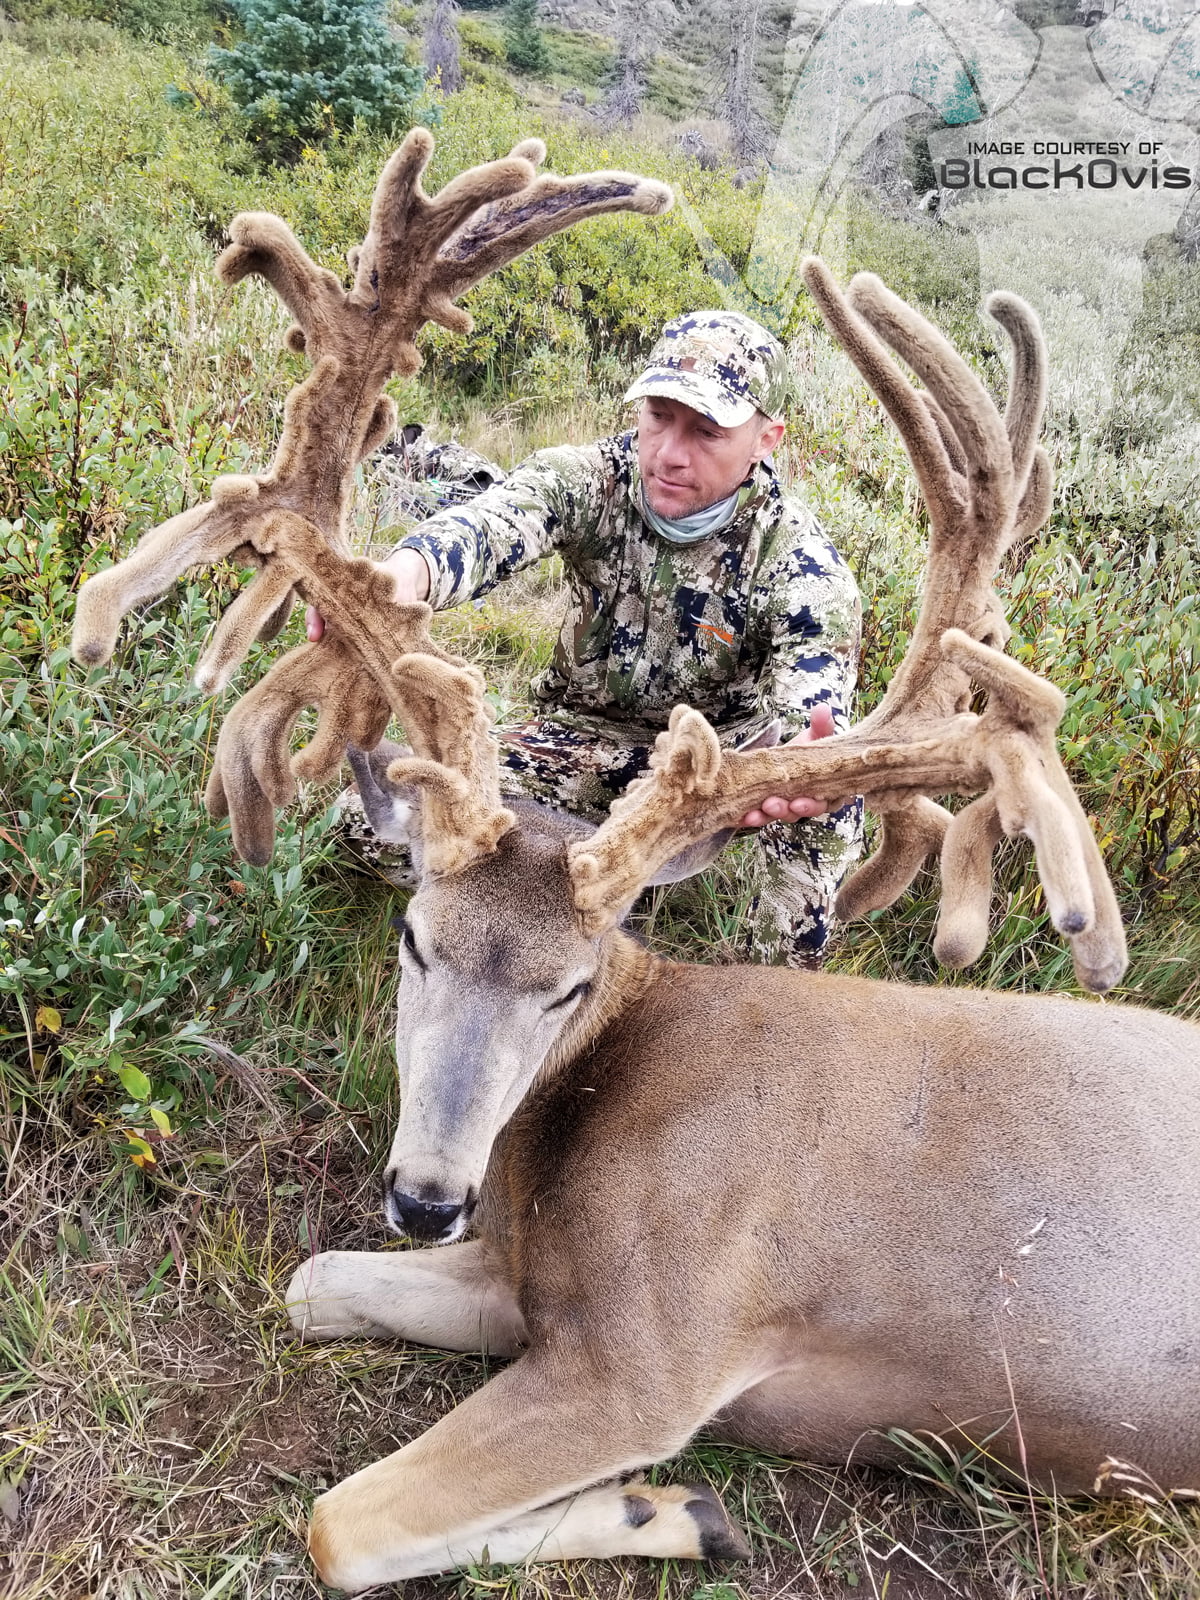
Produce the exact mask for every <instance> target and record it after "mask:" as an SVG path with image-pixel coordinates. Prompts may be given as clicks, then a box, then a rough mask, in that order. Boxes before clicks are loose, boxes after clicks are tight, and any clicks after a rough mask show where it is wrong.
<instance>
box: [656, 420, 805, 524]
mask: <svg viewBox="0 0 1200 1600" xmlns="http://www.w3.org/2000/svg"><path fill="white" fill-rule="evenodd" d="M782 436H783V423H782V422H768V421H767V420H766V419H765V418H764V417H763V416H761V415H760V414H756V415H754V416H753V417H751V418H750V420H749V422H743V423H741V424H740V426H738V427H736V428H722V427H721V426H720V425H719V424H718V423H716V422H713V421H711V420H710V419H709V418H708V417H706V416H704V415H702V413H701V412H699V411H693V410H692V408H691V406H685V405H684V404H683V402H682V401H680V400H669V399H666V398H663V397H660V396H658V395H651V396H649V398H647V399H645V400H643V401H642V406H641V411H640V413H639V415H638V436H637V438H638V470H639V472H640V473H641V475H642V489H643V492H644V493H645V496H646V500H647V502H648V503H649V506H650V509H651V510H652V511H656V512H657V513H658V515H659V516H660V517H669V518H671V519H672V520H676V519H678V518H679V517H690V516H691V514H692V512H693V511H702V510H703V509H704V508H705V506H711V505H715V504H716V502H717V501H718V500H724V499H727V498H728V496H729V495H731V494H732V493H733V492H734V490H735V489H736V488H737V486H738V485H739V484H740V483H742V482H743V481H744V480H745V478H746V476H747V474H748V473H749V471H750V469H751V467H752V466H753V465H754V464H755V462H757V461H761V460H762V458H763V457H764V456H765V455H769V454H770V452H771V451H772V450H773V449H774V448H775V446H776V445H777V444H778V443H779V440H780V439H781V438H782Z"/></svg>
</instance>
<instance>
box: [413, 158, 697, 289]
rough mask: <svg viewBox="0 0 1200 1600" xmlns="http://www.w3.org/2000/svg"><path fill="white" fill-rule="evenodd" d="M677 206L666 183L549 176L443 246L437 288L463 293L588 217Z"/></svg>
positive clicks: (652, 212) (610, 176)
mask: <svg viewBox="0 0 1200 1600" xmlns="http://www.w3.org/2000/svg"><path fill="white" fill-rule="evenodd" d="M673 203H674V196H673V195H672V193H671V191H670V189H669V188H668V187H667V186H666V184H664V183H656V182H654V181H653V180H651V179H649V178H639V177H637V176H636V174H634V173H631V172H589V173H584V174H581V175H580V176H578V177H573V178H560V177H556V176H554V175H553V174H552V173H545V174H543V175H542V176H541V177H539V178H538V179H537V180H536V181H535V182H534V183H532V184H531V185H530V186H529V188H528V189H526V190H523V191H522V192H521V193H520V194H517V195H513V196H510V197H509V198H508V199H507V200H501V201H497V202H496V204H494V205H491V206H489V207H488V208H487V210H486V211H485V212H484V213H483V215H482V216H480V217H478V218H476V219H474V220H473V221H471V222H468V223H467V224H466V225H465V226H464V227H463V228H462V229H460V230H459V232H458V233H456V234H455V235H454V236H453V237H452V238H450V239H449V240H448V241H447V242H446V244H445V245H443V247H442V249H441V251H440V252H439V254H438V259H437V263H436V266H435V270H434V276H433V280H432V284H433V288H434V290H435V291H437V292H440V293H442V294H445V295H448V296H451V297H453V296H456V295H460V294H462V293H463V291H464V290H465V289H468V288H469V287H470V286H471V284H473V283H478V282H479V280H480V278H485V277H487V275H488V274H489V273H491V272H495V271H496V270H497V269H498V268H500V267H502V266H505V265H506V264H507V263H508V262H509V261H512V260H513V259H514V258H515V257H516V256H519V255H521V254H522V252H524V251H525V250H528V249H529V248H530V247H531V246H532V245H535V244H537V243H538V242H539V241H540V240H542V239H547V238H549V237H550V236H551V234H555V233H560V232H561V231H562V230H563V229H564V228H569V227H572V226H573V225H574V224H575V223H576V222H582V221H583V220H584V218H585V217H595V216H600V215H602V214H603V213H604V212H608V211H637V212H641V213H642V214H643V215H646V216H656V215H659V214H661V213H662V212H664V211H668V210H669V209H670V207H671V206H672V204H673Z"/></svg>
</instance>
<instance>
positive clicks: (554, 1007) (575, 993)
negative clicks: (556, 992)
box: [546, 978, 592, 1011]
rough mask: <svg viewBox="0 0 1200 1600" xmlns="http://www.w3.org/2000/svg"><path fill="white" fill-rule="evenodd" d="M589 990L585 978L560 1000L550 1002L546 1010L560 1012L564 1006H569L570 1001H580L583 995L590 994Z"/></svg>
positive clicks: (589, 985)
mask: <svg viewBox="0 0 1200 1600" xmlns="http://www.w3.org/2000/svg"><path fill="white" fill-rule="evenodd" d="M591 988H592V986H591V984H590V983H589V982H588V981H587V979H586V978H585V979H584V981H583V982H582V983H577V984H576V985H575V987H574V988H573V989H572V990H571V991H570V993H569V994H564V995H563V997H562V999H561V1000H551V1002H550V1004H549V1005H548V1006H547V1007H546V1010H547V1011H561V1010H562V1009H563V1007H564V1006H569V1005H570V1004H571V1002H572V1000H582V999H583V997H584V995H585V994H589V993H590V992H591Z"/></svg>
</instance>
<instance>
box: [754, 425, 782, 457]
mask: <svg viewBox="0 0 1200 1600" xmlns="http://www.w3.org/2000/svg"><path fill="white" fill-rule="evenodd" d="M784 432H785V424H784V423H782V422H766V423H764V424H763V430H762V432H761V433H760V434H759V436H758V443H757V444H756V445H755V447H754V459H755V460H756V461H761V460H762V459H763V457H764V456H769V455H770V454H771V451H772V450H774V449H775V448H776V446H777V445H778V444H779V441H780V440H781V439H782V438H783V435H784Z"/></svg>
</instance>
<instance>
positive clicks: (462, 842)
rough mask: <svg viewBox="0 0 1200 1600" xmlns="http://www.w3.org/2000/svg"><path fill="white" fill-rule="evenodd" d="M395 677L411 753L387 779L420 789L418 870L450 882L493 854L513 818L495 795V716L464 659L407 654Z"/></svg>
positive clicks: (497, 764)
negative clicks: (493, 716)
mask: <svg viewBox="0 0 1200 1600" xmlns="http://www.w3.org/2000/svg"><path fill="white" fill-rule="evenodd" d="M394 673H395V682H396V686H397V691H398V694H399V698H400V702H401V711H400V716H401V720H402V721H403V723H404V729H405V732H406V733H407V735H408V738H409V742H410V743H411V745H412V747H413V749H414V751H415V752H416V754H415V755H413V756H402V757H400V759H399V760H396V761H393V762H392V764H391V765H390V766H389V767H388V777H389V778H390V779H391V780H392V782H393V783H411V784H415V785H416V786H417V787H418V788H419V789H420V791H421V860H422V871H423V872H427V873H433V874H434V875H435V876H438V877H448V876H449V875H450V874H452V873H456V872H461V871H463V869H464V868H465V867H468V866H470V864H471V863H472V862H473V861H476V860H478V859H479V858H480V857H481V856H485V855H488V854H490V853H491V852H492V851H493V850H494V849H495V848H496V846H497V844H498V843H499V841H500V839H501V838H502V836H503V835H504V834H506V833H507V832H508V830H509V829H510V828H511V827H512V826H513V825H514V822H515V820H516V819H515V818H514V816H513V813H512V812H511V811H509V810H508V808H507V807H506V806H505V805H504V804H503V802H502V800H501V796H500V753H499V750H498V749H497V746H496V742H495V740H494V739H492V738H491V736H490V734H489V732H488V729H489V728H490V727H491V725H492V720H493V718H492V711H491V708H490V706H489V705H488V704H487V701H486V699H485V698H484V682H483V678H482V677H481V675H480V674H479V673H478V672H477V671H476V670H475V668H474V667H470V666H468V665H467V664H466V662H464V661H459V660H455V659H449V660H447V659H442V660H438V659H435V658H434V657H433V656H427V655H409V656H405V657H404V659H403V660H402V661H397V662H396V664H395V668H394Z"/></svg>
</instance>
